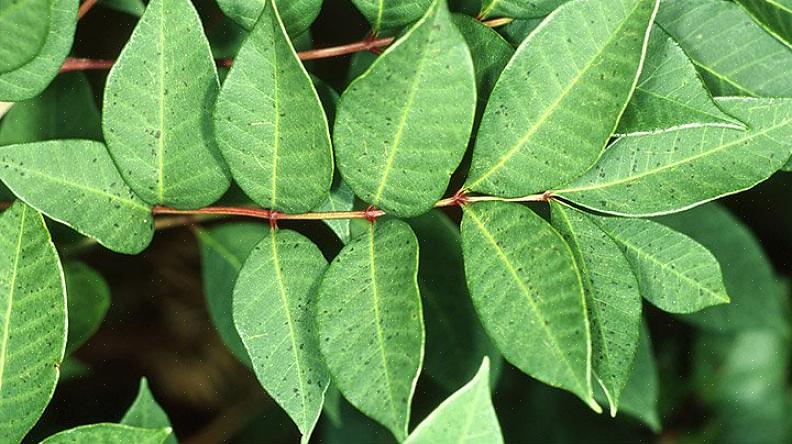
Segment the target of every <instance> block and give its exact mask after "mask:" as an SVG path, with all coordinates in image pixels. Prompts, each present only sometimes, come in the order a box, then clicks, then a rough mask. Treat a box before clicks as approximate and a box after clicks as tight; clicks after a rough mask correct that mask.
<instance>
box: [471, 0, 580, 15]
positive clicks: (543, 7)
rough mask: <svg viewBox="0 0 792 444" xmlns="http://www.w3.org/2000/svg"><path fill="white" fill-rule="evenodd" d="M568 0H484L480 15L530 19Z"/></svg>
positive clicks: (544, 13) (549, 11) (550, 10)
mask: <svg viewBox="0 0 792 444" xmlns="http://www.w3.org/2000/svg"><path fill="white" fill-rule="evenodd" d="M566 1H567V0H483V1H482V4H481V12H480V13H479V17H481V18H482V19H487V18H491V17H509V18H517V19H528V18H534V17H544V16H546V15H547V14H549V13H551V12H552V11H553V10H554V9H556V8H557V7H559V6H561V5H562V4H563V3H566Z"/></svg>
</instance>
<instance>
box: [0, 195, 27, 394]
mask: <svg viewBox="0 0 792 444" xmlns="http://www.w3.org/2000/svg"><path fill="white" fill-rule="evenodd" d="M26 216H27V206H25V205H22V213H21V216H20V223H19V235H18V236H17V244H16V251H15V253H14V271H13V273H12V274H11V281H10V282H9V294H8V308H6V312H5V322H4V323H3V342H2V343H1V344H0V393H2V390H3V380H4V377H5V365H6V359H7V355H8V341H9V337H10V332H11V314H12V313H13V307H14V293H15V292H14V290H15V288H16V279H17V273H18V270H19V258H20V256H21V253H22V237H23V234H24V232H25V219H26Z"/></svg>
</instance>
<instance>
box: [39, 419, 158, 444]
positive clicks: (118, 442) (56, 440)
mask: <svg viewBox="0 0 792 444" xmlns="http://www.w3.org/2000/svg"><path fill="white" fill-rule="evenodd" d="M170 434H171V429H170V427H167V428H162V429H144V428H140V427H130V426H127V425H123V424H110V423H100V424H90V425H84V426H79V427H75V428H73V429H69V430H64V431H63V432H60V433H56V434H55V435H52V436H50V437H49V438H47V439H45V440H44V441H41V444H80V443H91V444H129V443H135V444H161V443H163V442H165V439H166V438H167V437H168V436H169V435H170Z"/></svg>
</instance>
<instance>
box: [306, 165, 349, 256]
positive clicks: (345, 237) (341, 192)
mask: <svg viewBox="0 0 792 444" xmlns="http://www.w3.org/2000/svg"><path fill="white" fill-rule="evenodd" d="M354 205H355V194H354V193H353V192H352V190H350V189H349V187H348V186H347V185H346V184H345V183H344V182H343V181H341V180H339V181H337V183H336V185H335V186H333V188H331V189H330V194H328V195H327V198H326V199H325V200H324V202H322V203H321V204H319V206H318V207H316V208H315V210H316V211H350V210H352V208H353V206H354ZM324 223H326V224H327V226H328V227H330V229H331V230H333V232H334V233H335V234H336V235H337V236H338V238H339V239H340V240H341V242H343V243H345V244H347V243H349V239H350V237H351V233H350V230H349V219H325V220H324Z"/></svg>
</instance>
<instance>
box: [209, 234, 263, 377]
mask: <svg viewBox="0 0 792 444" xmlns="http://www.w3.org/2000/svg"><path fill="white" fill-rule="evenodd" d="M268 234H269V227H268V226H267V225H265V224H262V223H251V222H242V223H230V224H223V225H220V226H218V227H214V228H211V229H203V228H197V229H196V230H195V235H196V237H197V238H198V241H199V242H200V244H201V276H202V277H203V285H204V294H205V295H206V307H207V309H208V311H209V317H210V318H211V319H212V323H213V324H214V326H215V329H217V333H218V334H219V335H220V338H221V339H222V340H223V343H224V344H225V345H226V347H228V348H229V349H230V350H231V353H233V354H234V356H236V358H237V359H238V360H239V361H240V362H242V363H243V364H245V365H247V366H248V367H250V368H252V367H253V366H252V364H251V363H250V357H249V356H248V354H247V350H245V345H244V344H242V339H240V338H239V333H238V332H237V329H236V326H234V319H233V314H232V313H233V310H232V300H233V299H232V296H233V294H234V285H235V284H236V281H237V276H238V275H239V270H240V269H242V264H244V263H245V259H247V257H248V255H249V254H250V252H251V251H252V250H253V247H255V246H256V244H258V243H259V242H260V241H261V239H263V238H264V237H265V236H267V235H268Z"/></svg>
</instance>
